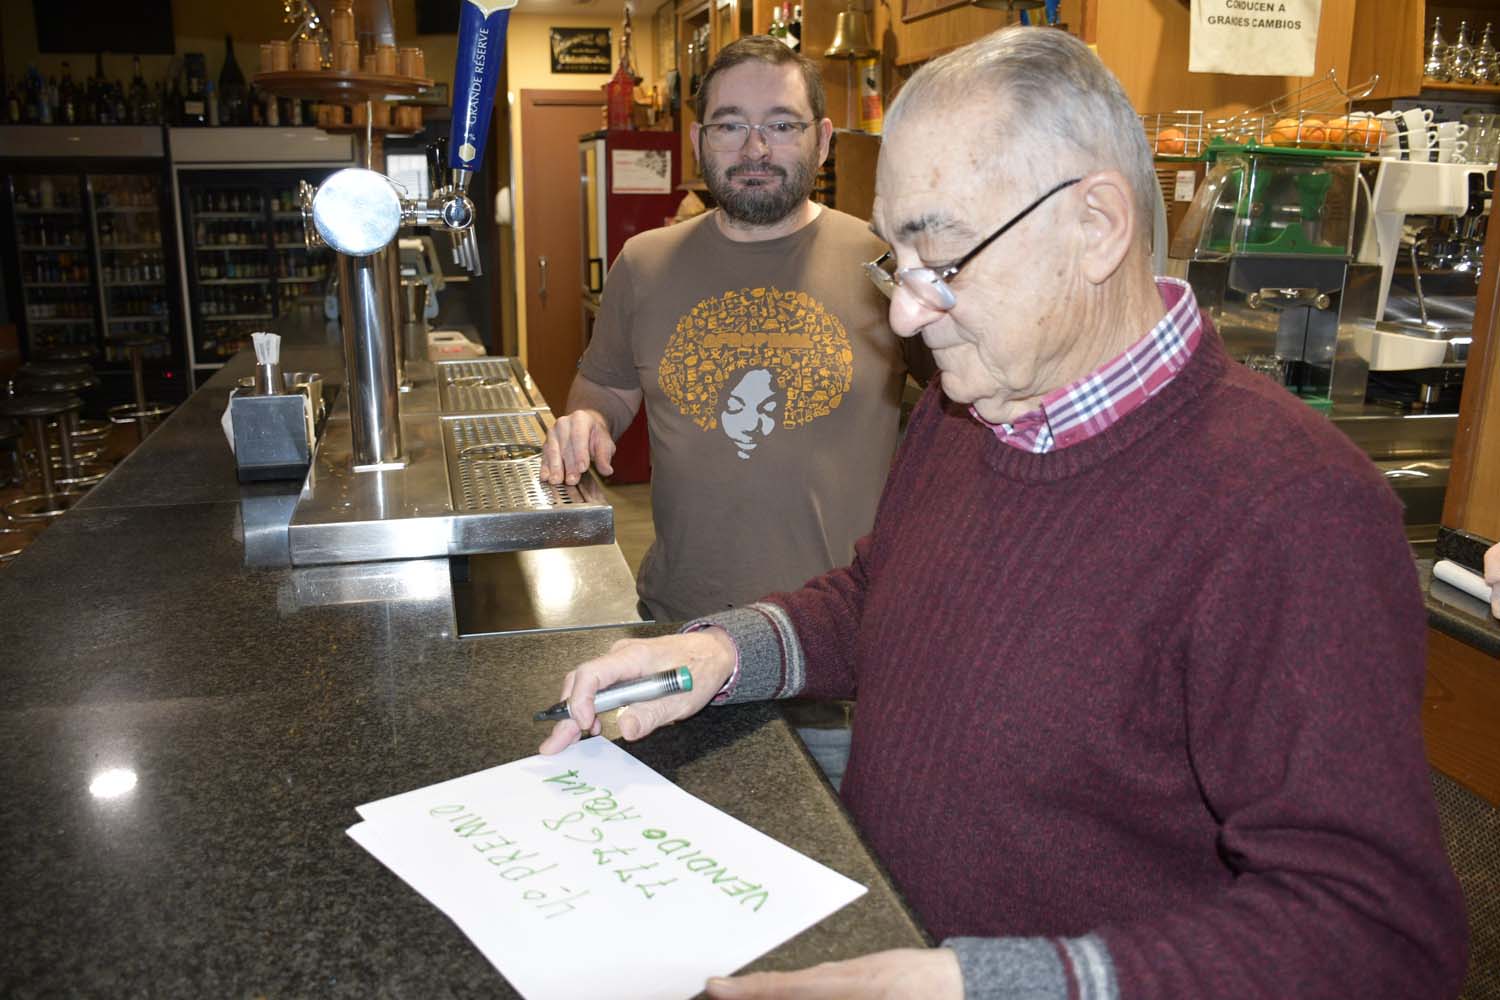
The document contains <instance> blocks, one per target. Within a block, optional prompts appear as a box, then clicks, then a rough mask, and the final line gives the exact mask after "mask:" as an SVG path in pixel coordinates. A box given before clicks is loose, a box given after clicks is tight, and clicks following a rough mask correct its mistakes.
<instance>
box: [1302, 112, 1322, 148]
mask: <svg viewBox="0 0 1500 1000" xmlns="http://www.w3.org/2000/svg"><path fill="white" fill-rule="evenodd" d="M1327 141H1328V130H1327V129H1326V128H1324V126H1323V119H1321V118H1304V119H1302V143H1303V145H1309V144H1311V145H1314V146H1319V145H1322V144H1323V143H1325V142H1327Z"/></svg>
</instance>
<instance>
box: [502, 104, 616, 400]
mask: <svg viewBox="0 0 1500 1000" xmlns="http://www.w3.org/2000/svg"><path fill="white" fill-rule="evenodd" d="M520 99H521V100H520V103H521V150H522V152H521V178H522V184H523V185H524V187H523V189H522V210H521V214H522V224H523V226H524V235H523V237H522V239H523V241H524V246H523V247H522V255H523V256H522V257H521V258H520V262H519V263H520V266H519V267H518V268H517V279H518V281H519V282H520V284H521V287H522V288H523V289H524V290H525V302H526V314H525V332H524V338H525V342H526V352H525V357H526V370H527V371H528V372H530V373H531V377H532V378H533V379H535V380H536V384H537V387H538V388H539V389H540V390H541V392H542V396H543V398H544V399H546V401H547V404H548V405H549V406H551V407H552V409H553V412H555V413H561V412H562V411H563V406H564V404H566V403H567V399H568V387H569V386H570V385H572V383H573V375H574V373H575V372H576V371H577V370H578V358H579V356H580V355H582V354H583V346H584V321H583V277H582V276H583V260H582V258H583V248H582V242H583V241H582V225H583V223H582V218H581V214H580V213H581V211H582V207H581V204H580V193H579V161H578V137H579V136H581V135H583V134H585V133H587V132H596V131H598V130H599V128H600V127H601V126H602V125H603V109H604V95H603V93H602V92H600V91H597V90H523V91H521V94H520Z"/></svg>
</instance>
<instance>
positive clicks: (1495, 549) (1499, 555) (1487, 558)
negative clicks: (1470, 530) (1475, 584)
mask: <svg viewBox="0 0 1500 1000" xmlns="http://www.w3.org/2000/svg"><path fill="white" fill-rule="evenodd" d="M1484 582H1485V583H1487V584H1489V585H1490V614H1492V615H1494V616H1495V617H1496V618H1500V543H1496V544H1494V545H1491V546H1490V547H1489V550H1488V551H1486V552H1485V554H1484Z"/></svg>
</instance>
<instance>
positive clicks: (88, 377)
mask: <svg viewBox="0 0 1500 1000" xmlns="http://www.w3.org/2000/svg"><path fill="white" fill-rule="evenodd" d="M21 367H22V371H21V372H20V373H18V374H19V377H18V378H17V383H18V384H19V385H20V386H21V388H22V389H23V390H24V391H26V392H30V393H63V394H70V393H79V392H83V391H84V390H87V389H97V388H98V387H99V379H98V378H96V377H95V376H94V373H93V371H92V370H90V369H89V367H88V366H87V365H84V366H82V367H83V371H81V372H73V373H72V374H58V375H48V374H44V373H43V372H41V371H38V370H36V369H35V368H33V370H32V371H30V372H27V371H26V370H25V369H26V368H27V367H28V366H26V365H22V366H21ZM59 367H61V366H59ZM57 423H58V428H59V433H58V435H57V446H56V447H55V448H54V447H51V446H50V445H49V447H48V450H47V455H48V459H49V460H54V458H55V464H56V465H57V466H58V468H57V469H56V470H54V473H53V477H52V481H53V483H54V484H56V485H58V486H62V487H67V488H70V491H71V489H76V488H77V487H80V486H93V485H94V484H95V483H97V482H99V481H100V480H101V479H103V478H104V477H105V476H107V475H109V466H107V465H105V464H104V463H103V462H100V461H98V459H99V456H100V455H102V454H103V453H104V449H103V447H102V446H100V447H88V444H87V443H85V444H84V445H83V446H80V443H79V434H78V429H77V428H78V411H77V410H69V411H67V412H66V413H64V414H63V415H62V416H61V417H59V418H58V421H57ZM107 426H108V425H106V427H107Z"/></svg>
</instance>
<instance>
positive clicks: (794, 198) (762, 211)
mask: <svg viewBox="0 0 1500 1000" xmlns="http://www.w3.org/2000/svg"><path fill="white" fill-rule="evenodd" d="M816 158H817V150H816V149H814V150H813V151H812V152H811V153H810V154H809V155H808V156H807V158H806V159H803V160H802V161H800V162H798V163H797V164H795V165H794V166H793V167H792V169H791V170H790V171H788V170H787V169H786V168H785V167H780V166H777V165H776V164H774V163H767V164H765V165H764V166H762V165H759V164H756V165H755V167H754V169H757V170H765V171H767V172H769V173H772V174H774V175H775V177H773V178H768V179H767V182H766V183H765V184H763V185H756V186H753V187H736V186H735V185H734V184H732V183H731V181H733V180H734V178H735V177H736V176H737V175H738V174H740V173H742V172H744V171H746V170H749V169H751V165H750V164H747V163H736V164H735V165H734V166H732V167H730V168H728V169H727V170H724V171H722V172H720V170H719V168H718V167H717V166H715V165H714V164H713V163H712V162H711V161H710V160H708V159H707V158H702V157H700V162H701V163H702V164H703V180H704V183H706V184H707V185H708V193H709V194H711V195H713V197H714V201H715V202H717V203H718V205H719V209H720V211H722V212H723V213H724V214H725V215H727V216H729V217H730V218H731V219H733V220H734V221H736V222H741V223H744V224H745V225H748V226H770V225H775V224H776V223H778V222H780V221H781V220H782V219H785V218H786V217H787V216H789V215H791V214H792V213H793V212H795V211H796V210H797V209H798V208H800V207H801V206H802V203H803V202H804V201H806V200H807V196H808V195H809V194H811V193H812V186H813V170H814V168H815V167H816V165H817V164H816ZM778 179H779V183H778Z"/></svg>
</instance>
